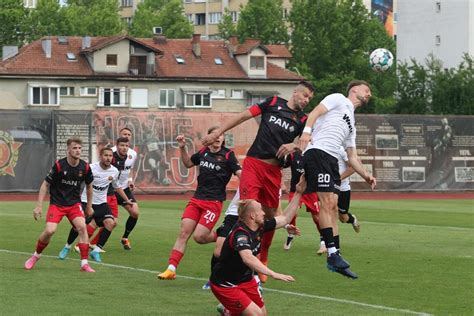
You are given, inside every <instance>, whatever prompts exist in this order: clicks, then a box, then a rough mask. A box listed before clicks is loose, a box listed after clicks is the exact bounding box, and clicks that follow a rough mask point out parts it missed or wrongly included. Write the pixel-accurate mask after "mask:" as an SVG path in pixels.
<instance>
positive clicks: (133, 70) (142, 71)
mask: <svg viewBox="0 0 474 316" xmlns="http://www.w3.org/2000/svg"><path fill="white" fill-rule="evenodd" d="M128 73H129V74H130V75H132V76H154V75H155V64H138V65H137V64H136V65H130V66H129V67H128Z"/></svg>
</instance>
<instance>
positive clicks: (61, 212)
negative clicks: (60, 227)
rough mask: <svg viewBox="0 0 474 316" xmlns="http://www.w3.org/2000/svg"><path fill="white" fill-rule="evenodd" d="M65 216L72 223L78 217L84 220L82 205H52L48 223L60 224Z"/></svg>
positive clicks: (48, 214) (49, 208)
mask: <svg viewBox="0 0 474 316" xmlns="http://www.w3.org/2000/svg"><path fill="white" fill-rule="evenodd" d="M64 216H66V217H67V219H68V220H69V222H71V223H72V221H73V219H75V218H76V217H82V218H84V212H83V211H82V206H81V203H76V204H74V205H71V206H59V205H53V204H50V205H49V207H48V213H47V214H46V223H59V222H61V220H62V219H63V217H64Z"/></svg>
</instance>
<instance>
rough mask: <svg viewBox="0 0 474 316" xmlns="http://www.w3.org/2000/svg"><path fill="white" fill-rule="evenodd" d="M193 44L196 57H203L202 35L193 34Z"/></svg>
mask: <svg viewBox="0 0 474 316" xmlns="http://www.w3.org/2000/svg"><path fill="white" fill-rule="evenodd" d="M191 44H193V53H194V56H196V57H201V34H193V39H192V41H191Z"/></svg>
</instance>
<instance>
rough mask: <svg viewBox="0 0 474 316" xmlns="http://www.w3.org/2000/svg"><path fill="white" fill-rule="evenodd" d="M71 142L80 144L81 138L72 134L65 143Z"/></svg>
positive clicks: (69, 143)
mask: <svg viewBox="0 0 474 316" xmlns="http://www.w3.org/2000/svg"><path fill="white" fill-rule="evenodd" d="M72 143H76V144H79V145H81V146H82V139H80V138H79V137H76V136H73V137H70V138H68V139H67V142H66V145H68V146H69V145H71V144H72Z"/></svg>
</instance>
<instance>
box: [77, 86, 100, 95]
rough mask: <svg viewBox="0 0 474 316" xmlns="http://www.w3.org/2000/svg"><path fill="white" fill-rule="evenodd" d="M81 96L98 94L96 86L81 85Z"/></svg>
mask: <svg viewBox="0 0 474 316" xmlns="http://www.w3.org/2000/svg"><path fill="white" fill-rule="evenodd" d="M80 95H81V97H95V96H96V95H97V88H96V87H81V89H80Z"/></svg>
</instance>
